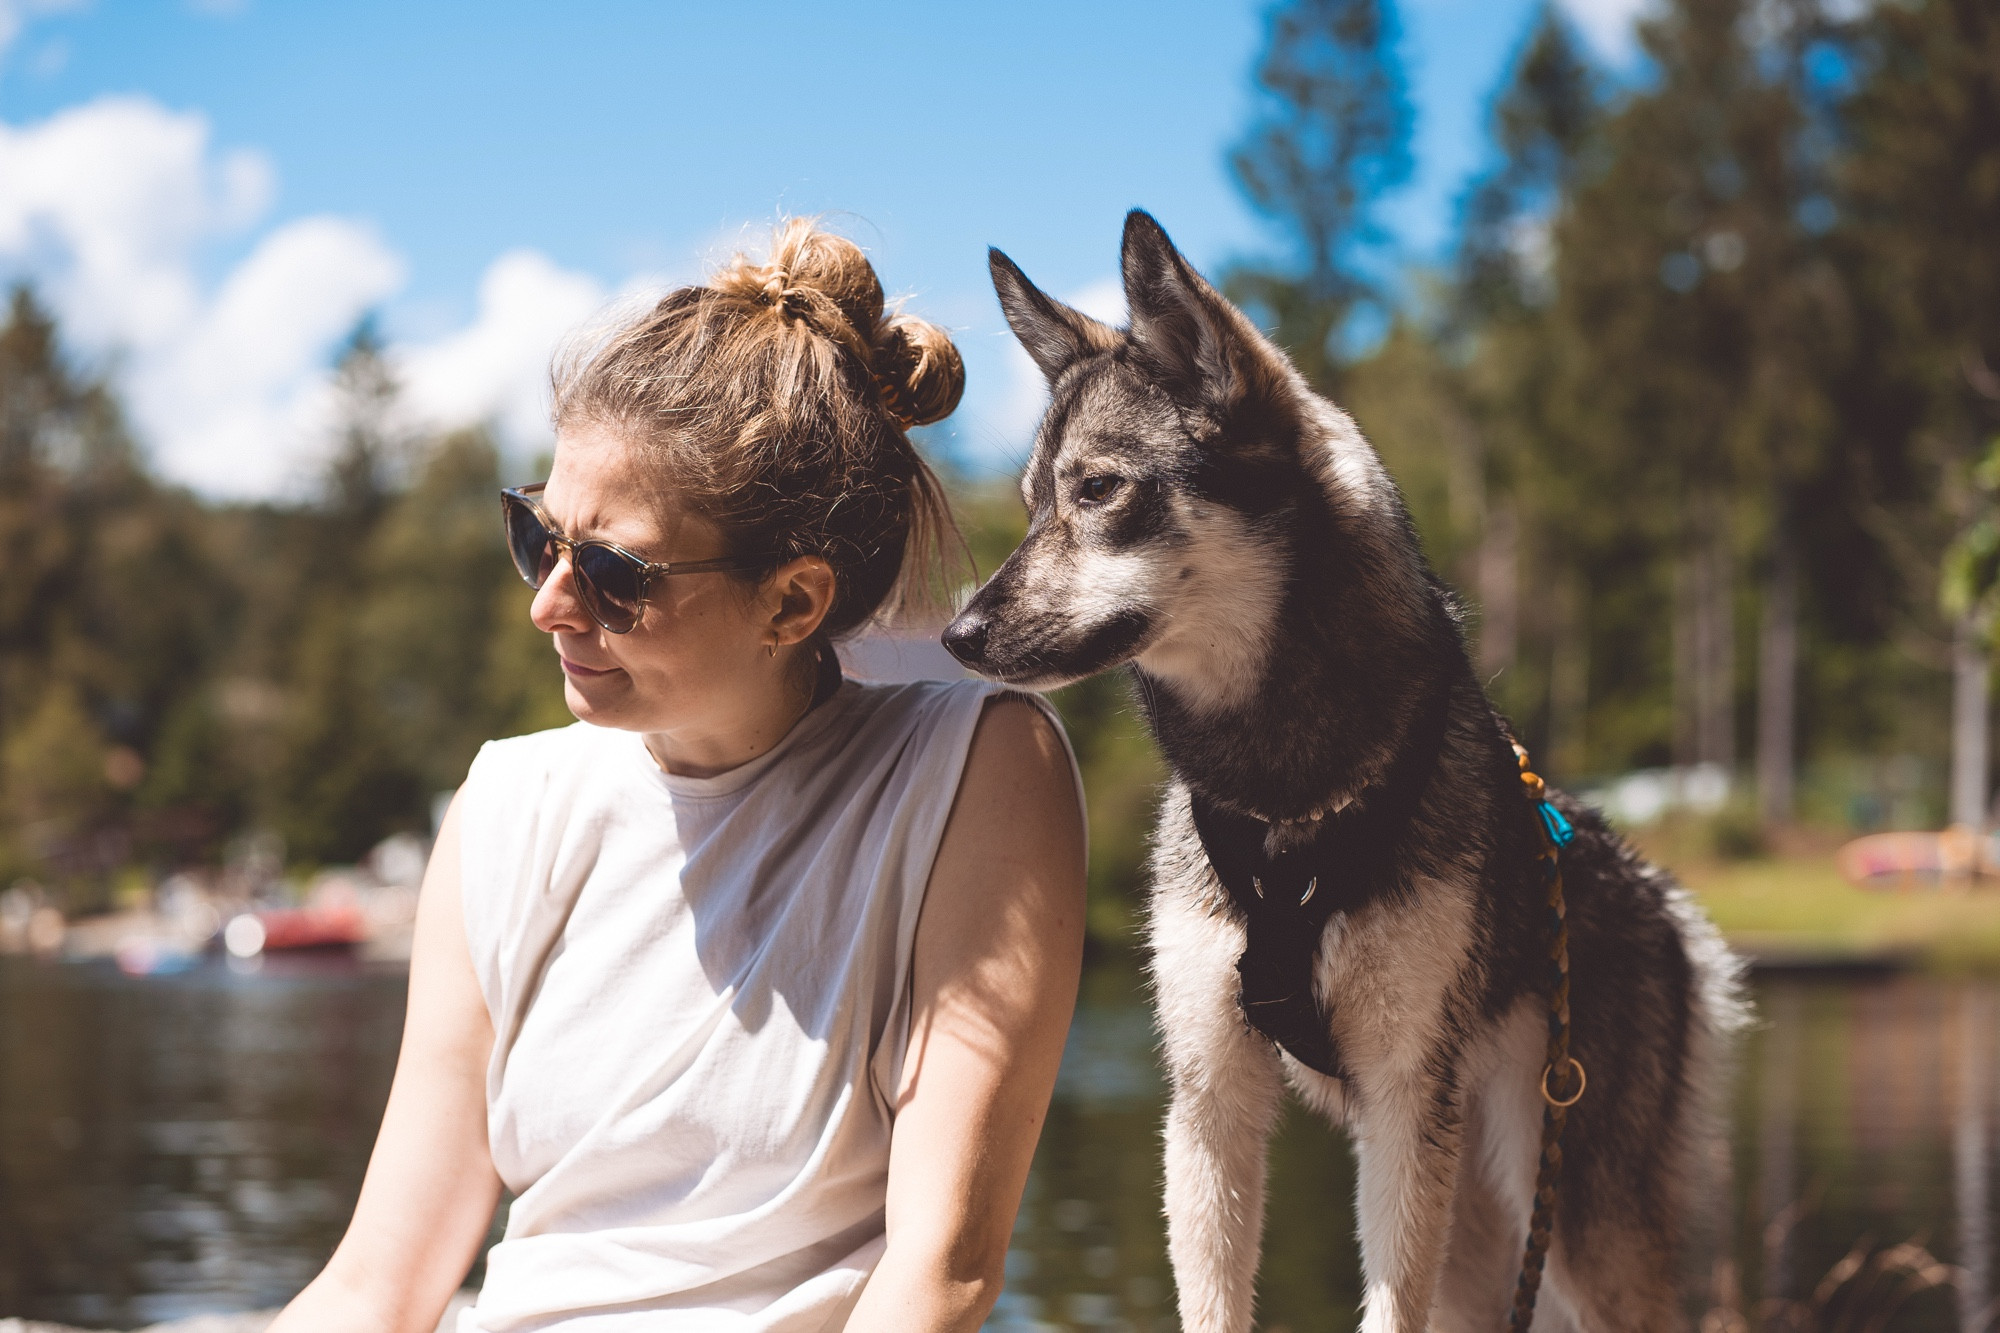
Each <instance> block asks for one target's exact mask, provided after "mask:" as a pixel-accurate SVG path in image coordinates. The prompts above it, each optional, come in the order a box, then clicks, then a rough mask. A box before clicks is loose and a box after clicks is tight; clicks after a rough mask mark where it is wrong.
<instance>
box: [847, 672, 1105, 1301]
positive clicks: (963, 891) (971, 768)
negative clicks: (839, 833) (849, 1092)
mask: <svg viewBox="0 0 2000 1333" xmlns="http://www.w3.org/2000/svg"><path fill="white" fill-rule="evenodd" d="M1083 848H1084V838H1083V819H1082V815H1081V812H1080V811H1079V810H1078V809H1077V800H1076V788H1075V786H1074V783H1073V782H1072V779H1071V777H1070V766H1069V759H1068V756H1067V755H1066V754H1065V752H1064V750H1063V743H1062V739H1061V738H1060V737H1059V736H1058V735H1057V734H1056V732H1055V729H1054V727H1052V726H1051V725H1050V723H1049V721H1048V719H1047V718H1045V717H1044V716H1043V715H1042V713H1041V711H1040V710H1039V709H1037V708H1036V707H1035V706H1034V705H1033V704H1030V703H1027V702H1026V701H1023V700H1018V699H997V700H994V701H993V702H991V703H989V704H988V705H987V707H986V711H985V714H984V716H982V717H981V718H980V721H979V727H978V730H977V731H976V732H975V733H974V734H973V740H972V750H971V753H970V754H969V755H968V756H967V758H966V765H965V775H964V777H963V778H962V779H961V780H960V783H959V788H958V795H957V797H956V799H955V800H954V801H953V803H952V810H951V816H950V821H949V822H948V823H947V824H946V825H945V833H944V841H943V843H942V844H941V845H940V847H939V848H938V856H937V862H936V864H935V865H934V866H933V867H932V870H931V879H930V886H929V888H928V890H927V891H926V894H925V897H924V907H923V915H922V916H921V917H920V918H919V920H918V924H917V939H916V956H915V960H914V964H913V973H914V975H913V997H912V999H913V1005H912V1009H911V1018H910V1050H909V1054H908V1056H907V1057H906V1059H905V1061H904V1068H903V1081H902V1086H901V1088H899V1089H898V1094H897V1111H896V1127H895V1131H894V1135H893V1137H892V1139H891V1142H890V1149H889V1203H888V1227H889V1244H888V1249H887V1252H886V1253H885V1254H884V1255H883V1257H882V1261H881V1263H880V1264H879V1265H877V1267H876V1269H875V1274H874V1276H873V1277H871V1278H870V1279H869V1282H868V1287H867V1290H866V1291H864V1292H863V1293H862V1296H861V1302H860V1304H859V1305H858V1306H856V1307H855V1310H854V1313H853V1314H852V1315H851V1316H850V1317H849V1318H848V1321H847V1328H848V1329H849V1330H850V1331H851V1333H876V1331H877V1330H882V1329H896V1330H899V1331H900V1330H910V1331H911V1333H951V1331H953V1330H960V1329H965V1330H970V1329H976V1328H978V1327H979V1325H980V1323H981V1322H982V1321H983V1320H984V1319H985V1318H986V1315H987V1312H988V1311H989V1310H991V1309H992V1308H993V1302H994V1300H995V1299H997V1298H998V1296H999V1295H1000V1287H1001V1283H1002V1281H1003V1276H1004V1269H1005V1264H1006V1258H1007V1242H1008V1239H1009V1237H1010V1236H1012V1234H1013V1230H1014V1214H1015V1212H1016V1210H1017V1209H1019V1207H1020V1204H1021V1190H1022V1188H1023V1186H1025V1185H1026V1183H1027V1179H1028V1164H1029V1162H1030V1160H1031V1159H1032V1158H1033V1157H1034V1155H1035V1141H1036V1139H1037V1138H1039V1137H1040V1135H1041V1131H1042V1121H1043V1118H1044V1116H1045V1115H1046V1114H1047V1112H1048V1106H1049V1093H1050V1091H1051V1090H1052V1089H1053V1088H1054V1087H1055V1080H1056V1066H1057V1065H1058V1064H1059V1063H1061V1060H1062V1050H1063V1039H1064V1038H1065V1037H1066V1036H1067V1035H1068V1032H1069V1020H1070V1014H1071V1011H1072V1010H1073V1009H1074V1008H1075V1006H1076V987H1077V977H1078V973H1079V971H1080V970H1081V968H1082V962H1083V909H1084V855H1083Z"/></svg>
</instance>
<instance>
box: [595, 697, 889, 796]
mask: <svg viewBox="0 0 2000 1333" xmlns="http://www.w3.org/2000/svg"><path fill="white" fill-rule="evenodd" d="M860 691H861V687H860V686H859V685H858V684H856V683H855V682H854V681H853V680H851V679H843V680H842V681H841V682H840V688H839V689H837V690H835V691H834V692H833V693H832V694H831V695H829V696H827V698H826V700H825V701H824V702H822V703H821V704H819V705H818V706H817V707H815V708H811V709H808V710H807V711H806V713H805V715H804V716H802V717H800V718H799V720H798V721H796V722H794V723H793V724H792V726H791V729H790V730H789V731H787V732H786V733H785V734H784V735H783V736H780V737H779V738H778V743H777V744H776V745H773V746H772V747H771V748H770V749H768V750H766V751H764V753H762V754H760V755H758V756H757V757H756V758H755V759H751V760H748V761H746V762H744V763H741V764H738V765H737V766H736V767H734V768H732V769H729V770H727V771H725V772H721V773H716V774H712V775H711V776H709V777H705V778H698V777H691V776H689V775H687V774H685V773H669V772H667V771H666V770H665V769H663V768H661V767H660V762H659V760H657V759H655V758H653V752H652V751H651V750H648V749H647V748H646V737H645V735H644V733H642V732H636V731H633V732H627V733H626V734H627V735H628V736H630V737H631V738H632V742H631V749H632V754H633V755H634V756H635V758H636V759H637V760H638V762H639V763H640V764H641V765H642V766H643V767H644V769H645V771H646V774H647V775H648V776H649V777H650V778H651V779H652V780H653V781H654V782H656V783H658V784H659V785H660V786H661V787H662V788H664V789H665V790H666V791H668V792H670V793H672V794H673V795H675V796H679V797H685V798H693V799H697V800H700V799H712V798H714V797H718V796H731V795H734V794H735V793H737V792H739V791H742V790H743V789H744V788H745V787H748V786H749V785H750V784H751V783H753V782H755V781H756V780H757V779H758V778H760V777H762V776H763V775H764V774H765V773H766V772H767V771H768V770H769V769H770V768H771V766H772V765H773V764H775V763H777V762H778V761H779V760H780V759H782V758H783V757H784V756H785V755H787V754H789V753H791V752H792V751H793V750H795V749H797V748H798V747H800V746H801V745H804V744H806V743H807V742H808V741H810V740H811V739H813V738H814V737H817V736H819V735H820V734H822V733H823V732H825V730H826V729H827V727H828V726H829V725H831V724H832V722H833V719H834V718H835V717H837V716H838V715H839V714H841V713H844V712H846V711H847V708H848V706H849V705H850V704H851V703H852V702H853V701H854V698H855V696H856V695H858V694H859V693H860Z"/></svg>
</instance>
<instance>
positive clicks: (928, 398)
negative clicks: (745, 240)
mask: <svg viewBox="0 0 2000 1333" xmlns="http://www.w3.org/2000/svg"><path fill="white" fill-rule="evenodd" d="M709 285H710V286H711V287H712V288H714V289H715V290H716V291H719V292H723V293H725V294H727V295H731V296H736V297H740V298H743V299H746V300H749V301H753V302H755V303H756V304H758V305H762V306H766V307H769V308H770V309H771V310H772V312H773V313H774V314H776V315H777V316H778V317H779V318H781V319H783V318H794V319H799V320H803V321H804V322H805V323H806V324H808V325H810V326H811V327H812V328H813V329H814V330H816V331H817V332H819V333H821V334H823V335H824V336H826V337H828V338H831V339H833V340H834V341H835V342H838V343H840V344H842V345H843V346H845V347H846V348H847V349H848V350H849V351H850V352H852V353H853V354H854V355H855V357H856V358H857V359H858V360H859V361H860V362H861V364H862V365H863V366H865V367H867V369H868V370H869V372H870V374H872V375H873V377H874V380H875V387H876V389H877V391H878V392H879V394H880V395H881V398H882V404H883V406H884V407H886V408H887V409H888V411H889V414H890V415H891V416H893V417H894V418H895V419H896V420H897V422H898V423H899V424H901V425H903V426H905V427H908V426H922V425H928V424H929V423H930V422H933V421H941V420H943V419H944V418H945V417H947V416H950V415H951V412H952V409H954V408H956V407H957V406H958V400H959V398H960V397H961V396H962V395H963V394H964V393H965V365H964V362H963V361H961V360H960V359H959V355H958V348H957V347H955V346H954V345H953V344H952V341H951V337H950V335H949V334H947V333H946V332H945V331H944V330H943V329H941V328H939V327H938V326H937V325H935V324H931V323H928V322H926V321H924V320H921V319H917V318H914V317H912V316H908V315H892V314H888V313H887V312H886V311H885V309H884V304H883V299H882V282H881V279H879V278H878V277H876V276H875V266H874V265H872V264H870V263H869V262H868V256H867V255H866V254H864V253H863V252H862V249H861V247H860V246H858V245H856V244H855V243H854V242H853V241H850V240H848V239H847V238H846V237H845V236H837V235H835V234H834V233H833V232H830V231H823V230H821V229H820V227H819V226H818V225H817V224H815V223H814V222H813V220H812V219H811V218H790V219H787V220H786V221H785V222H784V223H782V224H780V226H779V227H778V230H777V234H776V235H775V236H774V237H772V241H771V257H770V258H769V259H768V260H767V261H765V262H764V263H762V264H758V263H754V262H752V261H751V260H750V259H748V258H747V257H745V256H744V255H741V254H738V255H736V256H735V257H734V258H733V259H731V260H730V262H729V265H728V267H727V268H725V269H723V270H722V271H721V272H720V273H718V274H716V275H715V277H714V278H713V279H712V280H711V281H710V283H709Z"/></svg>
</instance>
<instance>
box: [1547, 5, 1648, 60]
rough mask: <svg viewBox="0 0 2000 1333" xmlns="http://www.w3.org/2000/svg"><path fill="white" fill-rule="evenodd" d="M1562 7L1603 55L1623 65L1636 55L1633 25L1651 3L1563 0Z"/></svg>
mask: <svg viewBox="0 0 2000 1333" xmlns="http://www.w3.org/2000/svg"><path fill="white" fill-rule="evenodd" d="M1560 3H1561V5H1562V8H1563V11H1564V12H1565V13H1567V14H1568V15H1569V17H1570V21H1571V22H1573V23H1575V24H1576V26H1577V29H1578V30H1579V31H1581V32H1582V33H1583V35H1584V37H1585V38H1586V39H1587V40H1588V41H1589V42H1590V44H1591V45H1592V46H1593V47H1595V48H1596V49H1597V53H1598V54H1599V55H1601V56H1605V57H1607V58H1609V59H1612V60H1619V61H1622V60H1624V59H1626V58H1627V57H1628V56H1630V55H1631V54H1632V51H1633V33H1632V25H1633V23H1634V21H1636V20H1637V19H1638V18H1639V16H1640V14H1641V13H1642V12H1644V11H1645V9H1646V8H1647V6H1648V0H1560Z"/></svg>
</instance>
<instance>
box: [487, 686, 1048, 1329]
mask: <svg viewBox="0 0 2000 1333" xmlns="http://www.w3.org/2000/svg"><path fill="white" fill-rule="evenodd" d="M996 692H997V687H995V686H992V685H988V684H985V683H983V682H977V681H958V682H952V683H943V682H924V683H919V684H914V685H901V686H872V685H859V684H856V683H854V682H853V681H848V682H846V683H844V684H842V686H841V687H840V689H839V690H838V691H837V692H836V693H835V694H834V695H833V696H832V697H831V698H830V699H828V700H827V701H826V702H825V703H823V704H821V705H820V706H819V707H818V708H816V709H814V710H813V711H812V712H810V713H808V714H807V715H806V717H805V718H804V719H802V720H801V721H800V722H799V723H798V725H796V726H795V727H793V728H792V730H791V732H790V733H789V734H788V735H787V736H786V737H785V738H784V739H783V740H782V741H781V742H780V743H779V744H778V745H777V747H776V748H774V749H773V750H772V751H770V752H769V753H768V754H765V755H763V756H761V757H760V758H758V759H755V760H752V761H751V762H750V763H748V764H745V765H743V766H742V767H740V768H736V769H732V770H731V771H729V772H727V773H724V774H721V775H719V776H717V777H712V778H687V777H677V776H674V775H671V774H667V773H663V772H661V771H660V769H659V767H658V766H657V765H656V764H655V763H654V762H653V759H652V757H651V755H650V754H649V753H648V752H647V750H646V748H645V745H644V742H643V740H642V738H641V737H640V736H638V735H637V734H635V733H632V732H625V731H614V730H609V729H605V728H599V727H592V726H586V725H584V724H581V723H579V724H577V725H575V726H571V727H566V728H563V729H561V730H557V731H547V732H542V733H539V734H537V735H532V736H522V737H517V738H515V739H513V740H505V741H495V742H493V743H492V744H489V745H488V746H486V747H485V748H484V749H483V750H481V751H480V753H479V757H478V758H477V759H476V760H475V761H474V762H473V765H472V770H471V772H470V774H468V776H467V778H466V781H465V785H464V787H463V788H461V790H460V793H459V798H458V803H459V835H460V840H461V852H460V855H461V861H462V876H463V891H464V898H465V925H466V936H467V940H468V942H469V943H470V945H471V949H472V962H473V968H474V970H475V971H476V973H477V974H478V978H479V985H480V988H481V990H482V991H483V992H484V994H485V998H486V1004H487V1008H488V1009H489V1011H490V1012H491V1014H492V1018H493V1031H494V1045H493V1058H492V1062H491V1064H490V1066H489V1068H488V1070H487V1083H486V1099H487V1130H488V1136H489V1139H490V1142H491V1147H492V1153H493V1164H494V1166H495V1167H496V1168H497V1170H498V1171H499V1174H500V1178H501V1180H502V1181H504V1182H505V1183H506V1185H507V1188H508V1189H509V1190H511V1191H512V1192H513V1193H514V1195H515V1196H516V1197H515V1200H514V1204H513V1208H512V1211H511V1213H510V1215H509V1217H508V1222H507V1230H506V1235H505V1236H504V1238H503V1239H502V1240H501V1241H500V1242H499V1244H497V1245H495V1246H494V1247H493V1250H492V1252H491V1253H490V1254H489V1255H488V1257H487V1267H486V1283H485V1288H484V1290H483V1291H481V1293H480V1295H479V1300H478V1303H477V1305H476V1306H475V1307H474V1308H473V1309H471V1310H469V1311H467V1312H466V1313H465V1314H464V1315H462V1316H461V1319H460V1323H459V1329H460V1333H530V1331H531V1330H541V1329H555V1328H560V1329H564V1330H590V1333H627V1331H628V1330H631V1331H636V1330H646V1331H647V1333H671V1331H672V1330H694V1329H701V1330H740V1331H741V1333H820V1331H821V1330H828V1329H837V1328H839V1327H840V1325H841V1322H842V1321H843V1320H844V1319H845V1317H846V1315H847V1314H848V1312H849V1311H850V1310H851V1309H852V1308H853V1305H854V1302H855V1300H856V1299H857V1298H858V1297H859V1294H860V1291H861V1287H862V1284H863V1283H864V1282H865V1281H866V1280H867V1277H868V1275H869V1273H870V1272H871V1271H872V1270H873V1268H874V1265H875V1263H876V1260H877V1259H878V1258H879V1257H880V1256H881V1254H882V1251H883V1247H884V1223H883V1205H884V1198H885V1193H886V1186H887V1180H888V1168H889V1132H890V1127H891V1122H892V1119H893V1112H892V1110H891V1103H892V1097H893V1094H894V1090H895V1088H896V1086H897V1084H898V1082H899V1080H900V1077H901V1065H902V1058H903V1052H904V1048H905V1042H906V1037H907V1029H908V1023H909V991H910V958H911V948H912V941H913V939H914V936H915V933H916V925H917V913H918V910H919V908H920V907H921V906H922V903H923V894H924V887H925V884H926V883H927V881H928V880H929V878H930V872H931V863H932V861H933V860H934V859H935V857H936V854H937V848H938V843H939V840H940V839H941V837H942V835H943V832H944V826H945V821H946V818H947V816H948V815H949V814H950V812H951V805H952V799H953V797H954V796H955V795H956V793H957V790H958V785H959V777H960V774H961V772H962V771H963V769H964V766H965V757H966V752H967V750H968V748H969V747H970V745H971V741H972V733H973V728H974V727H975V726H976V725H977V723H978V721H979V716H980V712H981V709H982V707H983V705H984V703H985V701H986V699H987V698H989V697H990V696H991V695H993V694H994V693H996ZM1044 707H1046V706H1044Z"/></svg>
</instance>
